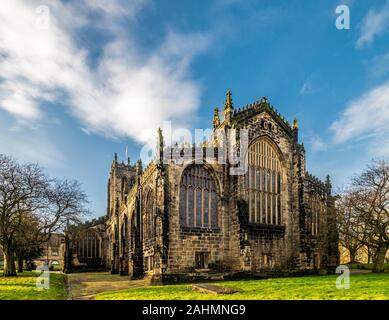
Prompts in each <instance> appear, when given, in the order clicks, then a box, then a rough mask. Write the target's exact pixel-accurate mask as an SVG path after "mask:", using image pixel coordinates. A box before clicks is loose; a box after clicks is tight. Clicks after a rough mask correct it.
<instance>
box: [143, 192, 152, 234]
mask: <svg viewBox="0 0 389 320" xmlns="http://www.w3.org/2000/svg"><path fill="white" fill-rule="evenodd" d="M143 208H144V209H143V215H142V216H143V239H144V240H146V241H148V240H149V241H150V240H153V239H154V230H155V192H154V190H153V189H151V188H150V189H149V190H148V191H147V193H146V197H145V200H144V207H143Z"/></svg>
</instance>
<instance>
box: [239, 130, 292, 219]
mask: <svg viewBox="0 0 389 320" xmlns="http://www.w3.org/2000/svg"><path fill="white" fill-rule="evenodd" d="M245 160H246V163H247V165H248V168H247V172H246V174H245V176H244V181H243V189H244V197H245V199H246V201H247V204H248V222H249V223H262V224H273V225H280V224H282V223H283V214H282V209H283V195H284V194H285V192H284V189H285V188H284V185H285V181H286V175H285V160H284V157H283V155H282V152H281V150H280V149H279V147H278V146H277V145H276V144H275V143H274V141H273V140H272V139H270V138H269V137H268V136H260V137H258V138H257V139H255V140H253V141H252V142H251V143H250V145H249V147H248V149H247V152H246V159H245Z"/></svg>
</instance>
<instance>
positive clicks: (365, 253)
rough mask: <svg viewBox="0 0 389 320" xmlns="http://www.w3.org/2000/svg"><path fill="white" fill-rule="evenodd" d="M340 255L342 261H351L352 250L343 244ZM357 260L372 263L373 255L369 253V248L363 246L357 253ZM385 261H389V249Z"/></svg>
mask: <svg viewBox="0 0 389 320" xmlns="http://www.w3.org/2000/svg"><path fill="white" fill-rule="evenodd" d="M339 257H340V263H342V264H346V263H349V262H350V252H349V251H348V250H347V249H346V248H345V247H343V246H341V245H339ZM355 262H358V263H372V262H373V259H372V255H371V254H369V250H368V248H367V247H366V246H363V247H361V248H360V249H359V250H358V251H357V253H356V255H355ZM385 262H386V263H387V262H389V250H388V251H387V252H386V257H385Z"/></svg>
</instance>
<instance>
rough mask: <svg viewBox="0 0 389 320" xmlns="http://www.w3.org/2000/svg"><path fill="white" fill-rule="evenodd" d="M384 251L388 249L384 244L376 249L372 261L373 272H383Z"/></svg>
mask: <svg viewBox="0 0 389 320" xmlns="http://www.w3.org/2000/svg"><path fill="white" fill-rule="evenodd" d="M386 251H388V248H387V247H386V246H385V247H379V248H378V249H377V254H376V255H375V257H374V258H375V259H374V262H373V272H377V273H378V272H384V266H385V256H386Z"/></svg>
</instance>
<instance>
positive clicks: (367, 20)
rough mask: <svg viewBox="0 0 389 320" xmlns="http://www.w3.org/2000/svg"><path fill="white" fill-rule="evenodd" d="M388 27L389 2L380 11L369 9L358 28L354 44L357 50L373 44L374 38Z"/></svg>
mask: <svg viewBox="0 0 389 320" xmlns="http://www.w3.org/2000/svg"><path fill="white" fill-rule="evenodd" d="M388 25H389V1H386V3H385V5H384V6H383V7H382V8H381V9H380V10H375V9H371V10H369V12H368V13H367V15H366V16H365V17H364V19H363V21H362V24H361V26H360V35H359V38H358V40H357V42H356V47H357V48H363V47H364V46H366V45H368V44H370V43H372V42H373V40H374V38H375V37H376V36H378V35H380V34H382V33H383V32H384V31H386V29H387V27H388Z"/></svg>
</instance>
